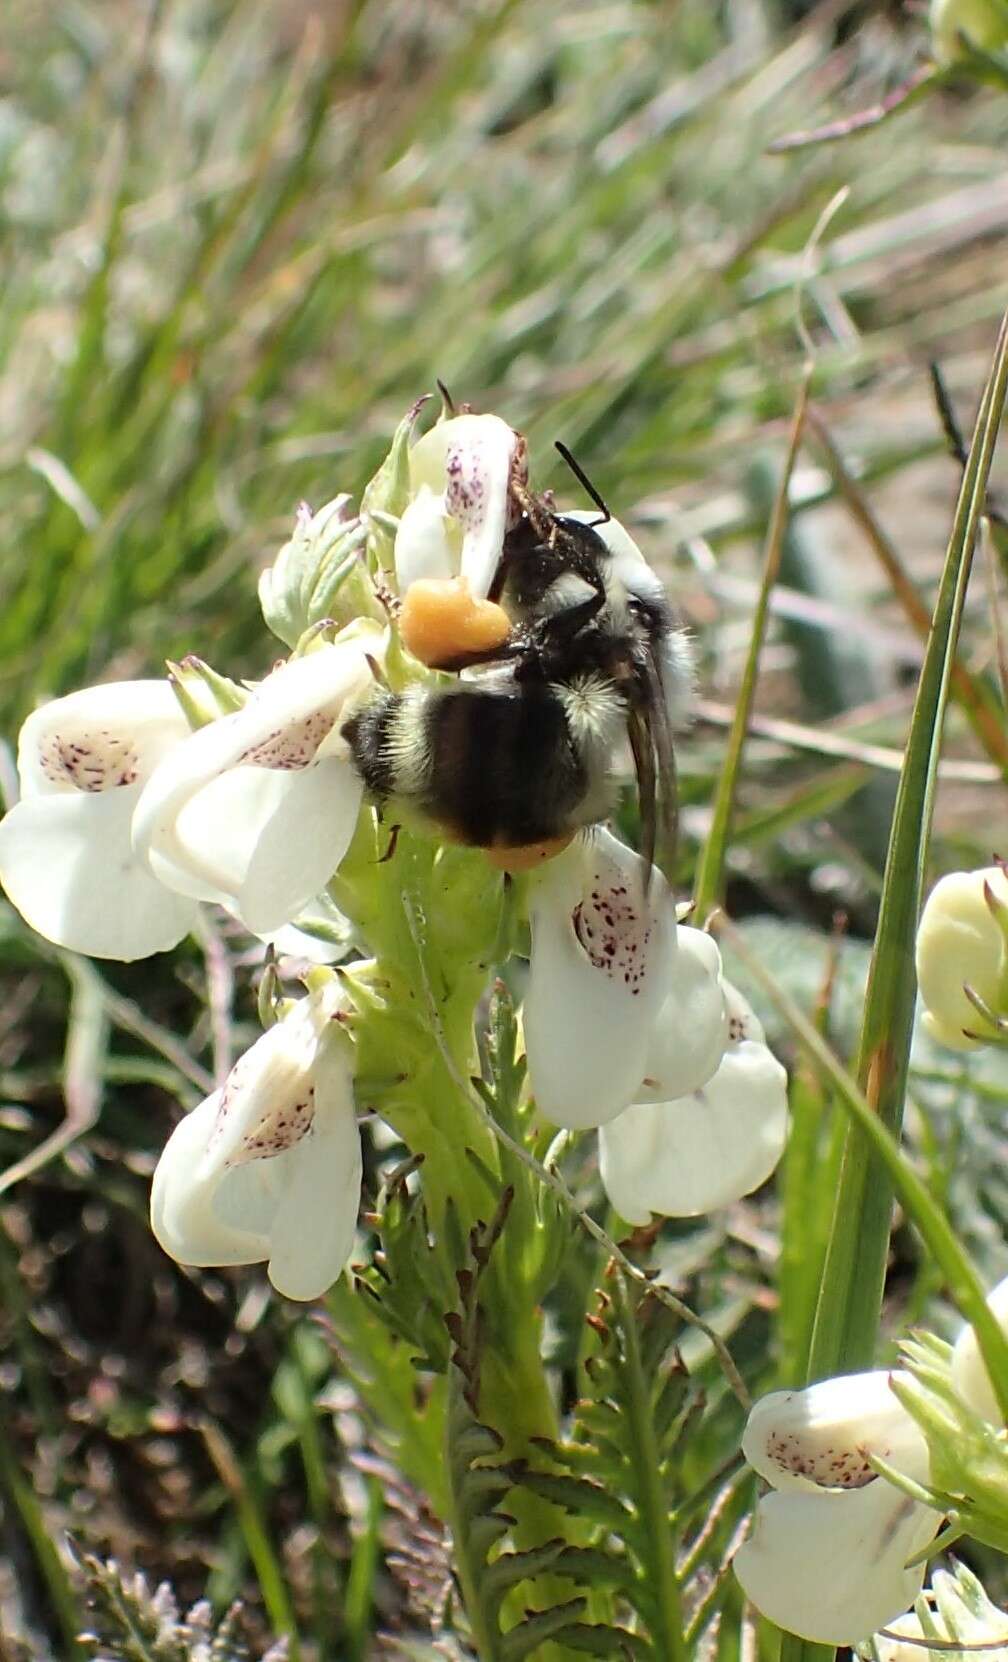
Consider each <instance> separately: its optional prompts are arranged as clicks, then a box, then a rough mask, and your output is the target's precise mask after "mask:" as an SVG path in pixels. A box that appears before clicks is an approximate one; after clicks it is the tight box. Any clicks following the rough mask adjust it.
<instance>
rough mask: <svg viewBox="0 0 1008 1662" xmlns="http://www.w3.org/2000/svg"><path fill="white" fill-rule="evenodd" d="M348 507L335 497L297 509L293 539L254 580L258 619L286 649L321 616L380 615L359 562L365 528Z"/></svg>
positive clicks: (340, 620)
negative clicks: (316, 506) (314, 506)
mask: <svg viewBox="0 0 1008 1662" xmlns="http://www.w3.org/2000/svg"><path fill="white" fill-rule="evenodd" d="M349 504H350V498H349V497H348V496H335V497H333V499H332V501H331V502H327V503H326V504H325V506H324V507H322V508H320V509H319V510H318V512H317V513H315V514H313V513H311V511H310V510H309V509H308V508H307V507H305V506H302V507H301V508H300V509H299V511H298V516H297V521H296V524H295V526H294V534H293V536H292V537H291V539H290V541H289V542H286V543H284V546H283V547H282V548H281V550H280V552H279V554H278V555H277V557H276V559H275V560H274V562H273V564H272V565H271V566H269V567H267V569H266V570H265V571H264V572H263V574H262V576H261V577H260V579H259V604H260V606H261V607H262V614H263V617H264V618H265V620H266V623H267V625H268V627H269V628H270V629H272V631H273V633H274V635H278V636H279V638H280V639H281V640H282V641H284V642H285V643H286V644H287V645H288V646H291V647H294V646H297V644H298V642H299V641H300V640H301V637H302V636H303V635H304V634H305V632H306V631H307V630H309V629H311V628H312V627H313V626H314V625H315V624H317V623H321V622H323V621H324V620H325V619H326V618H331V619H332V620H333V621H334V622H336V623H349V622H350V621H351V619H352V618H355V617H361V616H367V617H373V618H381V616H382V613H381V607H380V604H379V602H378V600H377V597H376V596H375V594H374V591H373V589H372V587H371V585H370V583H369V581H368V579H367V574H366V572H365V570H364V567H363V564H362V554H363V549H364V544H365V540H366V535H367V533H366V527H365V525H364V524H363V522H362V521H361V520H360V519H359V518H358V517H357V515H355V514H353V513H351V512H350V507H349Z"/></svg>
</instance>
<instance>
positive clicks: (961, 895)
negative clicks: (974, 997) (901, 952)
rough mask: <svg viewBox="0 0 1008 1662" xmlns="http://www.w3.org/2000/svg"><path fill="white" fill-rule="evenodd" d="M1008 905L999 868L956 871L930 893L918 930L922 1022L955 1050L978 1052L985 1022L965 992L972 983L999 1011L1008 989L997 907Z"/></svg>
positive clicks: (1006, 882)
mask: <svg viewBox="0 0 1008 1662" xmlns="http://www.w3.org/2000/svg"><path fill="white" fill-rule="evenodd" d="M999 905H1000V906H1001V907H1004V906H1006V905H1008V877H1006V876H1005V873H1004V871H1003V870H1002V868H1001V867H1000V866H988V867H987V868H986V869H985V870H982V871H954V872H951V873H950V874H949V876H948V877H943V878H942V879H941V881H940V882H939V883H936V884H935V886H934V888H933V889H932V890H931V893H930V894H929V895H928V898H927V901H926V903H925V906H924V910H923V912H922V913H921V920H920V925H919V927H918V930H917V980H918V982H919V984H920V994H921V1002H922V1003H923V1005H924V1016H923V1021H924V1026H925V1027H926V1029H927V1031H928V1032H929V1033H930V1034H931V1036H932V1038H935V1039H937V1040H938V1041H939V1042H940V1043H941V1044H944V1045H948V1046H950V1048H951V1049H953V1050H975V1049H976V1048H977V1046H978V1044H980V1043H982V1042H983V1041H982V1039H980V1038H970V1037H968V1034H982V1033H983V1032H984V1030H985V1025H986V1024H985V1022H984V1018H983V1016H982V1015H981V1014H980V1012H979V1010H978V1009H977V1008H976V1006H975V1005H974V1004H973V1003H971V1002H970V1000H969V998H967V996H966V992H965V988H966V986H967V985H968V986H969V987H971V988H972V990H973V991H974V992H975V993H977V994H978V995H979V997H980V998H981V999H982V1000H983V1001H984V1003H986V1004H987V1005H988V1006H989V1007H990V1009H991V1010H993V1011H994V1012H997V1011H998V1010H999V1009H1000V1008H1001V1007H1002V1004H1003V1001H1004V998H1005V994H1006V992H1008V981H1006V975H1008V949H1006V941H1005V935H1004V932H1003V931H1002V928H1001V924H1000V923H999V921H998V910H997V909H998V906H999Z"/></svg>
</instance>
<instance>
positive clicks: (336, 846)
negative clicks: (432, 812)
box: [238, 756, 364, 931]
mask: <svg viewBox="0 0 1008 1662" xmlns="http://www.w3.org/2000/svg"><path fill="white" fill-rule="evenodd" d="M363 792H364V786H363V782H362V780H361V778H360V776H359V774H357V773H356V772H355V771H354V769H353V768H352V767H351V766H350V764H349V762H343V761H340V759H339V758H338V757H336V756H333V757H330V758H329V759H328V760H326V761H323V762H320V763H319V764H318V766H317V767H314V768H306V769H305V771H304V773H301V774H297V775H295V776H294V778H293V779H291V781H290V787H289V789H288V791H287V793H286V795H285V797H284V799H283V801H282V802H281V803H280V805H279V807H278V808H277V811H276V812H275V813H274V814H273V815H272V816H271V818H270V819H269V820H268V821H267V823H266V824H265V825H264V826H263V828H262V832H261V834H260V836H259V838H258V839H257V841H256V845H255V849H254V851H253V853H252V857H251V859H250V860H249V863H248V869H247V871H246V873H245V879H244V882H243V883H242V886H241V888H240V889H239V891H238V910H239V912H240V914H241V916H242V917H243V918H244V920H245V922H246V924H247V925H248V927H249V928H250V929H251V930H253V931H256V930H267V929H278V928H280V926H281V925H282V924H283V923H285V922H286V921H287V919H288V918H292V917H295V916H296V915H297V913H298V912H299V911H300V910H301V908H302V906H305V905H307V903H308V901H309V900H311V898H312V896H313V895H316V894H318V893H319V891H320V890H321V889H324V888H325V885H326V884H327V883H328V881H329V879H330V877H331V876H332V874H333V872H334V871H335V870H336V868H337V867H338V865H339V863H340V861H341V860H342V858H343V856H344V854H345V853H346V851H347V849H348V848H349V846H350V839H351V837H352V836H353V834H354V827H355V825H356V824H357V815H358V813H359V811H360V805H361V798H362V796H363Z"/></svg>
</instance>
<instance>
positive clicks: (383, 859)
mask: <svg viewBox="0 0 1008 1662" xmlns="http://www.w3.org/2000/svg"><path fill="white" fill-rule="evenodd" d="M401 830H402V826H401V825H393V826H390V827H389V840H388V847H387V848H386V850H385V852H384V854H379V856H378V858H377V860H376V861H375V865H376V866H384V865H386V864H387V862H388V861H389V860H391V858H392V856H393V854H394V853H395V851H396V848H397V846H398V843H399V833H400V831H401Z"/></svg>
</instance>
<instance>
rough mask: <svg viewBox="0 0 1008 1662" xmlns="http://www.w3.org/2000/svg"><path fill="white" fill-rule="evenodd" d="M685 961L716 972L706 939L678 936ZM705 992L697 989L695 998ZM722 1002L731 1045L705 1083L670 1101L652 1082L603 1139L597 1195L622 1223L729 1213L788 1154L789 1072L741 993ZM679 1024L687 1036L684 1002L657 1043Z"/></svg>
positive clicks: (665, 1071) (664, 1019) (668, 1015)
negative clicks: (701, 958)
mask: <svg viewBox="0 0 1008 1662" xmlns="http://www.w3.org/2000/svg"><path fill="white" fill-rule="evenodd" d="M691 954H703V955H705V956H706V957H707V959H708V962H709V964H710V967H711V970H712V972H713V975H717V973H718V972H719V971H720V958H719V956H718V955H717V947H716V945H715V944H714V942H713V941H712V940H711V938H710V936H709V935H704V934H702V933H701V932H700V931H699V930H696V929H684V928H680V930H679V952H678V960H679V964H680V966H681V965H682V963H683V961H684V959H686V958H688V957H689V956H690V955H691ZM713 975H712V980H713ZM709 984H710V983H708V985H709ZM714 984H715V985H716V982H715V983H714ZM703 985H704V984H703V983H697V984H696V987H695V991H694V996H695V997H696V996H697V994H700V993H701V990H702V988H703ZM724 1001H725V1004H726V1007H727V1017H728V1043H727V1047H726V1048H725V1050H724V1054H723V1056H722V1057H721V1060H720V1062H719V1063H717V1065H716V1072H714V1074H713V1075H712V1076H711V1077H709V1078H708V1081H707V1083H706V1084H705V1085H702V1086H700V1087H698V1088H697V1089H696V1090H694V1091H692V1092H690V1093H688V1094H686V1093H683V1094H682V1095H681V1096H679V1097H678V1098H675V1099H670V1098H669V1096H668V1095H667V1094H666V1092H665V1090H664V1089H663V1087H662V1086H661V1085H660V1084H659V1083H656V1084H655V1085H653V1086H651V1087H650V1088H649V1089H647V1090H646V1091H645V1092H643V1093H641V1096H640V1097H639V1099H638V1101H637V1102H636V1103H634V1104H633V1105H632V1106H631V1107H630V1108H627V1109H626V1111H625V1112H624V1113H622V1114H620V1115H619V1116H618V1118H616V1119H614V1120H612V1121H610V1123H609V1124H608V1125H603V1126H602V1127H601V1130H600V1131H599V1166H600V1171H601V1176H602V1183H603V1187H604V1188H605V1191H606V1194H607V1195H608V1196H609V1199H610V1201H611V1202H612V1204H613V1206H615V1208H616V1210H617V1212H619V1214H620V1216H621V1217H624V1218H626V1219H627V1221H628V1223H634V1224H643V1223H648V1222H649V1221H650V1217H651V1214H652V1212H658V1213H660V1214H661V1215H662V1216H664V1217H675V1218H683V1217H695V1216H697V1215H698V1214H699V1213H701V1212H713V1211H716V1210H717V1209H718V1207H721V1206H727V1205H729V1204H730V1203H731V1202H732V1201H734V1200H738V1199H739V1198H740V1197H741V1196H742V1195H747V1194H751V1193H752V1191H753V1190H754V1189H758V1188H759V1186H760V1184H761V1183H765V1182H766V1179H767V1178H768V1177H769V1176H770V1174H771V1172H772V1171H773V1170H774V1168H775V1166H776V1165H777V1162H778V1161H779V1160H780V1157H781V1155H782V1153H783V1152H784V1143H785V1141H786V1138H787V1074H786V1073H785V1071H784V1069H783V1068H782V1067H781V1064H780V1063H779V1062H778V1061H777V1058H776V1057H775V1056H774V1055H773V1053H772V1051H770V1049H769V1048H768V1047H767V1045H766V1043H765V1041H764V1037H763V1029H762V1027H761V1026H760V1024H759V1022H758V1020H757V1019H756V1016H755V1014H754V1013H753V1011H752V1009H751V1008H750V1006H749V1004H747V1002H746V1000H745V999H744V998H743V997H742V995H741V993H739V992H738V991H737V990H736V989H735V988H734V987H732V986H731V985H730V984H724ZM680 1021H681V1022H682V1024H683V1025H684V1026H685V1027H686V1029H687V1031H689V1028H690V1010H689V1001H688V999H687V1000H685V1001H684V1004H683V1007H682V1008H681V1009H680V1010H677V1008H676V1006H675V1003H674V1001H673V999H670V1000H669V1001H668V1002H667V1003H666V1007H665V1011H664V1012H663V1014H662V1016H661V1017H660V1018H659V1022H658V1028H657V1036H658V1037H660V1038H661V1039H662V1040H664V1041H665V1043H666V1044H667V1043H668V1036H669V1035H670V1034H672V1033H673V1032H675V1030H676V1027H677V1023H679V1022H680ZM707 1025H708V1027H709V1028H710V1031H711V1033H712V1036H713V1033H714V1031H715V1030H714V1029H713V1027H711V1026H710V1024H707ZM703 1026H704V1023H703V1022H702V1021H701V1022H699V1023H698V1024H697V1030H698V1031H700V1030H702V1028H703ZM718 1042H719V1043H720V1042H722V1041H721V1039H720V1035H718ZM653 1054H654V1047H653V1049H652V1055H653ZM672 1061H673V1063H674V1056H673V1058H672ZM673 1071H674V1067H673V1066H672V1065H670V1066H669V1067H667V1068H662V1067H661V1066H660V1065H659V1066H658V1067H655V1064H654V1063H653V1062H652V1064H651V1067H650V1068H649V1074H651V1075H652V1076H653V1075H654V1074H657V1078H658V1080H659V1081H660V1080H661V1079H662V1078H663V1077H667V1076H671V1074H672V1073H673ZM700 1071H703V1070H702V1069H701V1070H700Z"/></svg>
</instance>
